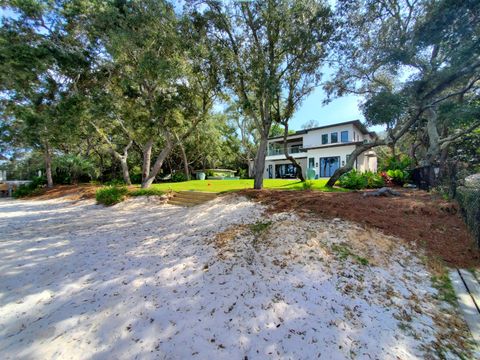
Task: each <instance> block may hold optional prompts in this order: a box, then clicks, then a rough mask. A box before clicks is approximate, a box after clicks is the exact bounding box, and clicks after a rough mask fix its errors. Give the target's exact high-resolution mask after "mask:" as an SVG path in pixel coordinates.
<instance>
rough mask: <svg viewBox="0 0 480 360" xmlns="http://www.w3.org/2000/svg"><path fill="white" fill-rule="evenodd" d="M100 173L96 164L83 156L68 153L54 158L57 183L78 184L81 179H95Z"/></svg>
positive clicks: (54, 172) (54, 174) (54, 173)
mask: <svg viewBox="0 0 480 360" xmlns="http://www.w3.org/2000/svg"><path fill="white" fill-rule="evenodd" d="M98 175H99V173H98V169H97V167H96V166H95V164H94V163H93V162H91V161H90V160H89V159H86V158H84V157H82V156H79V155H73V154H66V155H62V156H58V157H56V158H54V160H53V176H54V181H55V183H59V184H77V183H78V182H79V181H90V180H92V179H95V178H96V177H97V176H98Z"/></svg>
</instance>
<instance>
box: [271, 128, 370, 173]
mask: <svg viewBox="0 0 480 360" xmlns="http://www.w3.org/2000/svg"><path fill="white" fill-rule="evenodd" d="M375 137H376V134H375V133H374V132H370V131H368V130H367V128H366V127H365V126H364V125H363V124H362V123H361V122H360V121H359V120H354V121H348V122H343V123H338V124H332V125H328V126H320V127H316V128H312V129H305V130H300V131H297V132H295V133H294V134H291V135H289V136H288V138H287V142H288V152H289V154H291V155H292V156H293V157H294V158H295V159H296V160H297V161H298V163H299V164H300V165H301V167H302V169H303V173H304V176H306V171H307V169H308V168H312V169H315V172H316V178H323V177H330V176H332V175H333V173H334V172H335V170H336V169H338V168H339V167H340V166H343V165H345V162H346V161H347V159H348V157H349V156H350V154H351V153H352V151H353V150H354V149H355V147H357V146H358V145H359V144H362V143H363V142H364V141H368V140H373V139H374V138H375ZM354 168H356V169H357V170H359V171H367V170H371V171H377V156H376V154H375V152H374V151H372V150H370V151H366V152H363V153H362V154H361V155H360V156H358V157H357V160H356V161H355V165H354ZM295 177H296V169H295V167H294V166H293V165H292V163H291V162H290V161H289V160H287V159H286V157H285V155H284V151H283V136H277V137H272V138H270V139H269V140H268V153H267V157H266V159H265V173H264V178H265V179H276V178H277V179H278V178H295Z"/></svg>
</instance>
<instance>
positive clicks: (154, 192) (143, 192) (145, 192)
mask: <svg viewBox="0 0 480 360" xmlns="http://www.w3.org/2000/svg"><path fill="white" fill-rule="evenodd" d="M128 195H130V196H161V195H163V191H161V190H158V189H136V190H133V191H129V193H128Z"/></svg>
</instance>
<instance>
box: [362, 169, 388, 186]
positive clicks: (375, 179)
mask: <svg viewBox="0 0 480 360" xmlns="http://www.w3.org/2000/svg"><path fill="white" fill-rule="evenodd" d="M363 176H365V178H366V179H367V188H369V189H377V188H381V187H383V186H385V181H384V180H383V177H382V176H381V175H380V174H378V173H374V172H372V171H366V172H365V173H363Z"/></svg>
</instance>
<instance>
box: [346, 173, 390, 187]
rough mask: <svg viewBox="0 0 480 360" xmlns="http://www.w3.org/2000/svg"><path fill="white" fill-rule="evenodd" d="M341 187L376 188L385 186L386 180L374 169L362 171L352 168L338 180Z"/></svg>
mask: <svg viewBox="0 0 480 360" xmlns="http://www.w3.org/2000/svg"><path fill="white" fill-rule="evenodd" d="M338 182H339V184H340V186H341V187H343V188H346V189H353V190H360V189H366V188H368V189H376V188H380V187H382V186H385V181H384V180H383V178H382V176H381V175H380V174H377V173H374V172H372V171H366V172H364V173H361V172H359V171H357V170H351V171H349V172H348V173H346V174H343V175H342V176H341V177H340V179H339V180H338Z"/></svg>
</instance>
